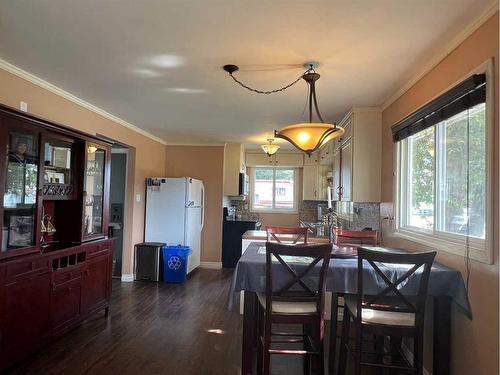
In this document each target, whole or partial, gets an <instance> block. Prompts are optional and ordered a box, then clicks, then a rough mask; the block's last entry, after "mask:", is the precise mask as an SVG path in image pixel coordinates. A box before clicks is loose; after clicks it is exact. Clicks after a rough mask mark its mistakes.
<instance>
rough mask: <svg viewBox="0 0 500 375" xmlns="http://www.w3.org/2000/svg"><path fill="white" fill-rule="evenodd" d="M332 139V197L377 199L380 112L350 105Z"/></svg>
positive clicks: (367, 200)
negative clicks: (342, 130)
mask: <svg viewBox="0 0 500 375" xmlns="http://www.w3.org/2000/svg"><path fill="white" fill-rule="evenodd" d="M340 126H342V127H344V128H345V130H346V131H345V133H344V135H343V136H342V137H341V138H339V139H337V140H335V145H334V153H333V190H334V197H335V198H336V199H337V200H341V201H353V202H380V193H381V192H380V187H381V176H380V174H381V156H382V114H381V111H380V109H378V108H353V109H352V110H351V111H350V112H349V113H348V114H347V115H346V116H345V117H344V119H343V120H342V122H341V123H340Z"/></svg>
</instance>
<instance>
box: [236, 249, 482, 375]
mask: <svg viewBox="0 0 500 375" xmlns="http://www.w3.org/2000/svg"><path fill="white" fill-rule="evenodd" d="M265 245H266V244H265V242H262V241H255V242H251V243H250V245H249V246H248V248H247V249H246V251H245V252H244V253H243V254H242V256H241V258H240V260H239V262H238V263H237V265H236V268H235V271H234V274H233V279H232V283H231V288H230V291H229V296H228V308H229V309H233V308H234V306H235V304H236V302H237V301H238V299H239V296H240V292H243V295H244V298H243V337H242V348H241V349H242V360H241V374H242V375H252V373H253V362H254V350H255V348H256V343H257V327H256V321H257V318H256V313H257V303H258V300H257V298H256V293H264V292H265V286H266V255H265ZM363 248H365V249H372V250H376V251H384V252H395V253H401V252H408V251H407V250H404V249H396V248H388V247H374V246H364V245H363ZM355 249H356V248H355V247H349V246H347V247H345V246H343V247H338V246H336V245H334V244H332V257H331V260H330V264H329V270H328V275H327V282H326V290H327V291H328V292H331V293H332V310H331V311H335V310H336V309H335V304H336V303H337V298H336V297H337V296H338V295H343V294H355V293H356V292H357V285H356V284H357V281H356V280H357V268H358V260H357V256H356V251H355ZM384 266H385V270H384V272H387V275H389V277H390V278H392V279H393V281H394V280H396V279H397V278H399V277H400V276H402V275H403V274H404V273H405V272H406V271H408V267H406V265H393V264H391V265H382V267H384ZM273 267H274V263H273ZM276 267H279V265H278V264H276ZM305 267H307V262H304V261H302V262H301V261H300V259H299V260H298V261H297V262H296V263H293V268H294V269H295V271H296V272H300V270H301V269H304V268H305ZM320 267H321V264H317V265H316V269H315V270H314V272H317V273H318V274H319V269H320ZM367 270H368V271H366V270H365V271H364V272H372V274H371V277H368V278H366V281H365V283H364V286H363V287H364V288H365V289H366V291H367V293H368V294H369V293H370V290H373V292H376V291H377V290H380V287H381V286H382V287H383V285H382V283H383V281H382V280H381V279H380V278H379V277H378V275H376V274H375V271H374V270H370V268H368V267H367ZM314 272H312V273H311V274H310V275H311V276H310V277H313V278H314ZM273 273H274V269H273ZM282 275H283V276H282V277H283V280H282V282H283V283H286V281H287V280H286V277H287V274H286V272H283V273H282ZM279 278H280V274H279V273H278V274H277V275H276V276H275V277H274V278H273V280H274V281H275V282H276V283H277V284H279V283H280V280H279ZM416 283H417V281H416V280H415V279H412V278H410V279H408V280H407V281H406V283H405V284H404V285H401V286H400V288H402V290H401V291H402V292H406V293H407V294H408V292H410V293H411V292H412V291H413V290H414V289H415V288H414V287H415V285H416ZM428 296H429V298H430V299H432V301H431V302H432V303H431V306H432V321H433V324H432V343H433V348H432V352H433V359H432V367H433V374H440V375H448V374H449V373H450V339H451V311H452V304H456V305H457V306H458V310H459V311H461V313H463V314H465V315H466V316H467V317H468V318H469V319H472V311H471V307H470V303H469V299H468V295H467V290H466V287H465V282H464V279H463V277H462V274H461V273H460V272H459V271H457V270H454V269H452V268H450V267H447V266H445V265H443V264H440V263H438V262H434V264H433V266H432V269H431V272H430V277H429V284H428ZM334 318H335V317H334ZM332 321H333V322H334V324H330V327H331V331H330V337H331V338H334V339H336V337H337V332H336V326H337V324H336V322H337V319H332ZM330 347H334V346H332V345H330ZM329 357H330V360H329V362H330V363H329V368H330V374H332V373H333V372H332V371H333V366H334V362H333V355H332V354H330V355H329Z"/></svg>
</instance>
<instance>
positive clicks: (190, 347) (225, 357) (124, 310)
mask: <svg viewBox="0 0 500 375" xmlns="http://www.w3.org/2000/svg"><path fill="white" fill-rule="evenodd" d="M231 277H232V270H227V269H225V270H222V271H218V270H205V269H200V270H196V271H195V272H194V273H193V275H192V276H190V277H189V280H188V281H187V282H186V283H184V284H180V285H174V284H164V283H143V282H137V283H120V282H119V281H117V280H115V281H114V283H113V297H112V301H111V307H110V315H109V318H108V319H105V318H104V313H98V314H96V315H95V316H93V317H92V318H91V319H89V320H88V321H86V322H84V323H83V324H82V325H81V326H80V327H78V328H76V329H75V330H73V331H72V332H69V333H68V334H66V335H65V336H63V337H62V338H61V339H60V340H58V341H57V342H55V343H53V344H52V345H50V346H48V347H47V348H46V349H45V350H44V351H43V352H41V353H40V354H38V355H36V356H34V357H32V358H30V359H29V360H27V361H26V362H25V363H23V364H22V365H20V366H19V367H17V368H15V369H14V370H13V371H12V372H11V374H65V375H66V374H172V375H191V374H193V375H194V374H196V375H200V374H201V375H212V374H213V375H223V374H230V375H237V374H238V375H239V374H240V362H241V323H242V318H241V316H240V315H239V314H238V312H237V311H236V310H237V309H235V311H228V310H227V297H228V291H229V286H230V283H231ZM272 366H273V374H287V375H295V374H301V373H302V364H301V360H300V359H296V358H292V357H284V358H283V357H282V358H279V357H276V358H273V363H272Z"/></svg>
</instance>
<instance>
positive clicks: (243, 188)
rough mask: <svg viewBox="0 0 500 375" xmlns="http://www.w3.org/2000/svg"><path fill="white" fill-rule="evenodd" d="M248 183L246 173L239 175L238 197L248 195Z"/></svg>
mask: <svg viewBox="0 0 500 375" xmlns="http://www.w3.org/2000/svg"><path fill="white" fill-rule="evenodd" d="M249 185H250V181H249V178H248V175H247V174H246V173H240V183H239V186H238V195H248V193H249Z"/></svg>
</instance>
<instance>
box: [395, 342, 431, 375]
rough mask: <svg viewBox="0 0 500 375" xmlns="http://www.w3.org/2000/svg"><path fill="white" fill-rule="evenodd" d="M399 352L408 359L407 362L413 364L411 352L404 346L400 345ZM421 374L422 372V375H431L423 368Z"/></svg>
mask: <svg viewBox="0 0 500 375" xmlns="http://www.w3.org/2000/svg"><path fill="white" fill-rule="evenodd" d="M401 351H402V352H403V354H404V355H405V357H406V358H408V360H409V361H410V362H413V352H412V351H411V350H410V349H409V348H408V347H407V346H406V345H405V344H402V345H401ZM423 372H424V375H431V373H430V372H429V371H427V369H426V368H425V367H424V371H423Z"/></svg>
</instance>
